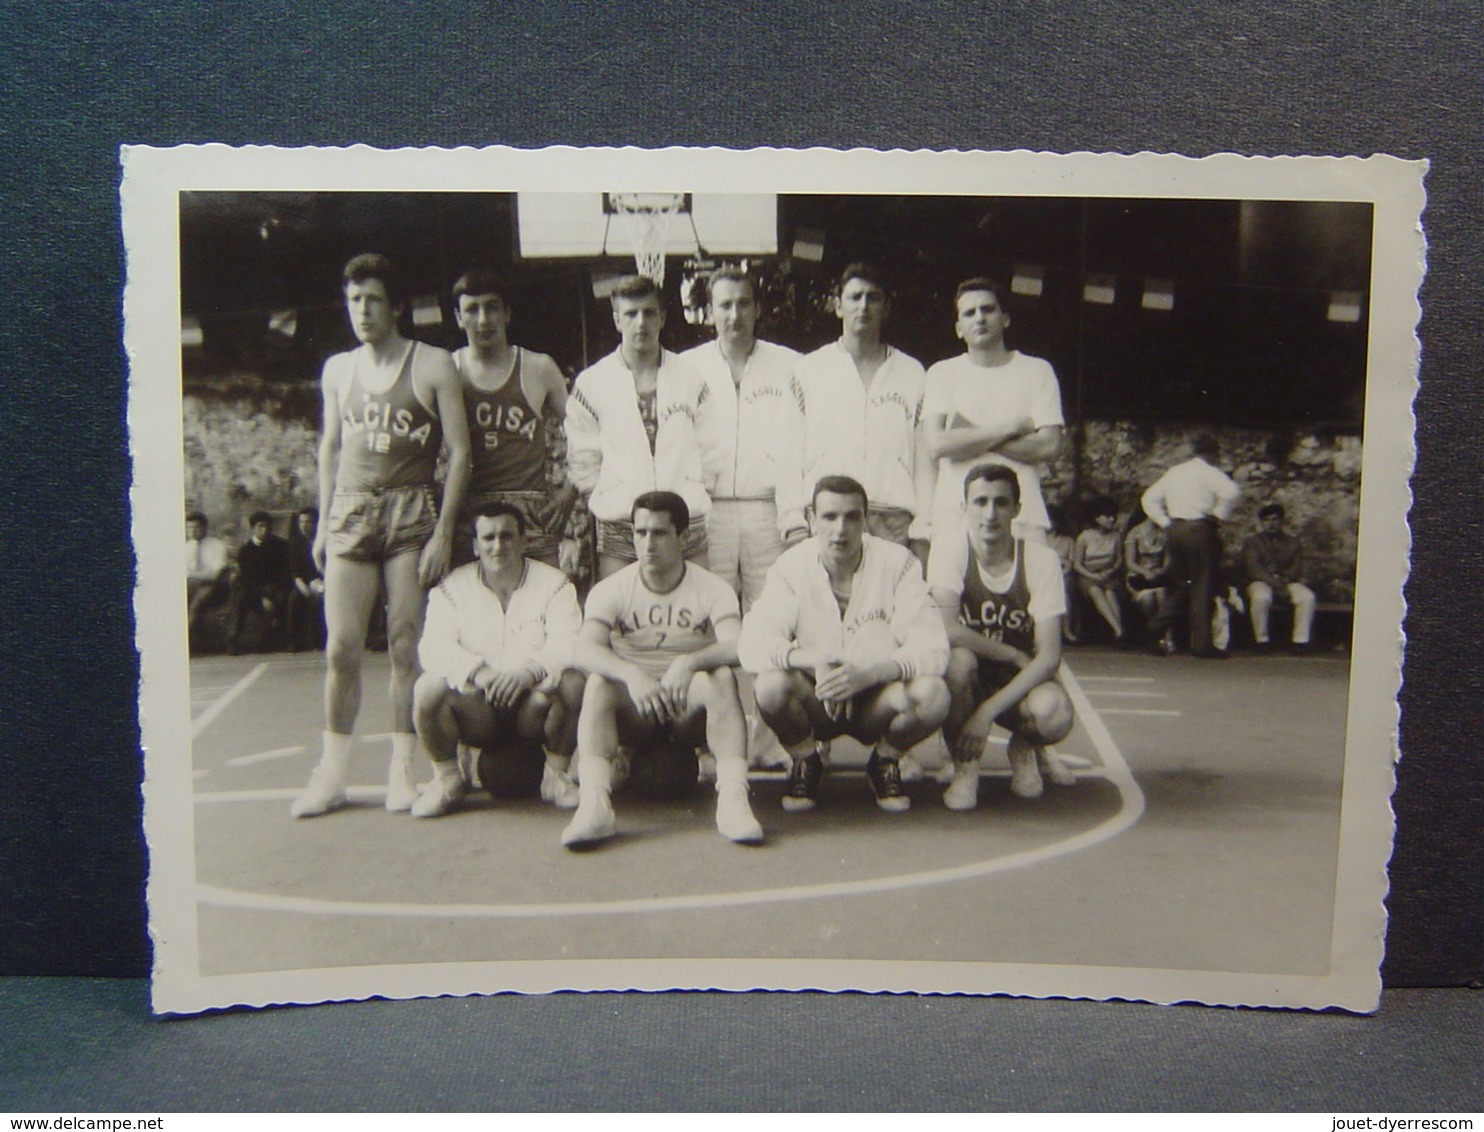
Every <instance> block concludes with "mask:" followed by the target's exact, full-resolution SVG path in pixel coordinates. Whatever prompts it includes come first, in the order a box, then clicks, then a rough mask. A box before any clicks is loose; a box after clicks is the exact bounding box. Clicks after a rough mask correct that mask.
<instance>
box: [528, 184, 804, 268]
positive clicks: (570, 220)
mask: <svg viewBox="0 0 1484 1132" xmlns="http://www.w3.org/2000/svg"><path fill="white" fill-rule="evenodd" d="M613 195H614V194H612V193H602V192H596V193H516V194H515V228H516V249H517V253H518V254H519V255H520V257H521V258H522V259H557V258H571V257H574V256H625V257H627V256H632V255H633V254H634V248H633V245H632V243H631V241H630V237H629V232H628V230H627V229H626V228H625V226H624V224H623V221H622V219H621V218H620V217H619V216H618V215H617V214H616V213H615V212H614V211H613V206H612V204H611V203H609V198H611V197H612V196H613ZM686 197H687V202H688V204H689V211H688V212H687V211H684V210H682V211H681V212H680V213H679V214H677V215H676V216H674V217H673V218H672V219H671V221H670V227H669V232H668V234H667V236H666V239H665V254H666V255H683V256H696V255H776V254H777V252H778V195H777V194H776V193H687V194H686Z"/></svg>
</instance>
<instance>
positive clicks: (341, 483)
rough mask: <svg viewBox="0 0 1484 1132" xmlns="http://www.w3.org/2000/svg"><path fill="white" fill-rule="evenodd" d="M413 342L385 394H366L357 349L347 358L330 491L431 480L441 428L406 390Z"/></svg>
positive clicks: (409, 386) (414, 347) (414, 349)
mask: <svg viewBox="0 0 1484 1132" xmlns="http://www.w3.org/2000/svg"><path fill="white" fill-rule="evenodd" d="M416 353H417V343H416V342H414V343H412V344H411V346H410V347H409V348H408V350H407V356H406V357H405V358H403V359H402V368H401V369H399V370H398V371H397V379H396V380H395V381H393V382H392V385H391V388H390V389H388V390H387V391H386V392H385V393H367V392H366V388H365V386H364V385H363V384H362V382H361V351H359V350H357V351H356V352H355V353H354V354H353V355H352V356H351V366H352V368H351V375H350V388H349V389H347V390H346V392H345V394H344V395H343V396H342V397H341V400H340V464H339V467H338V469H337V470H336V473H335V490H336V491H378V490H381V489H383V488H394V487H417V486H420V485H423V484H431V483H432V482H433V469H434V467H435V466H436V465H437V463H438V450H439V449H440V448H441V447H442V445H443V426H442V425H441V424H440V423H439V421H438V418H437V417H436V416H434V415H433V413H432V412H430V411H429V410H428V408H427V406H425V405H424V404H423V403H422V402H421V401H420V400H418V397H417V394H416V393H415V392H414V391H413V388H412V360H413V356H414V355H415V354H416Z"/></svg>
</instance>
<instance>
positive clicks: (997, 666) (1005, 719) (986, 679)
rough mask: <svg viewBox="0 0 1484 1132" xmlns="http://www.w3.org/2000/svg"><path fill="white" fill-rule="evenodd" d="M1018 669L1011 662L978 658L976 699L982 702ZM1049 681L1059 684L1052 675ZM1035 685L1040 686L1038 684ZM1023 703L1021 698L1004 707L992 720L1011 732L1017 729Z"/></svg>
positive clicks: (1019, 724) (1003, 684)
mask: <svg viewBox="0 0 1484 1132" xmlns="http://www.w3.org/2000/svg"><path fill="white" fill-rule="evenodd" d="M1019 671H1020V669H1018V668H1016V667H1015V665H1013V664H1006V663H1003V662H1002V661H997V660H980V661H979V687H978V691H977V692H976V695H975V698H976V700H978V701H979V702H982V701H984V700H986V699H988V698H989V697H990V696H992V695H994V693H996V692H998V691H999V690H1000V689H1001V688H1003V687H1004V686H1005V685H1006V684H1008V683H1010V681H1011V680H1013V679H1015V674H1016V673H1017V672H1019ZM1050 683H1053V684H1057V685H1060V684H1061V681H1060V680H1059V679H1057V678H1056V677H1055V676H1053V677H1052V678H1051V681H1050ZM1036 686H1037V687H1040V685H1039V684H1038V685H1036ZM1024 703H1025V701H1024V700H1022V701H1021V702H1020V703H1018V704H1016V705H1015V706H1014V707H1010V708H1006V709H1005V710H1004V711H1002V712H1000V714H999V715H997V716H995V718H994V721H995V722H996V723H998V724H999V725H1000V726H1001V727H1003V728H1004V729H1005V730H1006V731H1012V732H1013V731H1017V730H1019V729H1020V726H1021V723H1022V722H1023V716H1022V714H1021V707H1022V705H1023V704H1024Z"/></svg>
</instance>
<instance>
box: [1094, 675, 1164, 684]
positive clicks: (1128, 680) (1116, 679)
mask: <svg viewBox="0 0 1484 1132" xmlns="http://www.w3.org/2000/svg"><path fill="white" fill-rule="evenodd" d="M1081 679H1082V682H1083V683H1084V684H1153V683H1154V677H1153V676H1083V677H1082V678H1081Z"/></svg>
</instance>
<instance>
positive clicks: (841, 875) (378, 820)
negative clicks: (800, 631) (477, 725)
mask: <svg viewBox="0 0 1484 1132" xmlns="http://www.w3.org/2000/svg"><path fill="white" fill-rule="evenodd" d="M1067 669H1068V670H1069V673H1070V675H1069V676H1068V678H1067V683H1068V685H1069V688H1070V689H1071V690H1072V694H1073V698H1074V702H1076V704H1077V707H1078V710H1079V721H1078V725H1077V728H1076V730H1075V731H1074V732H1073V733H1072V735H1071V736H1070V737H1069V738H1068V739H1067V740H1066V741H1065V742H1064V743H1062V744H1059V749H1060V750H1062V751H1063V752H1065V753H1067V754H1069V755H1075V756H1081V758H1082V759H1084V760H1086V762H1087V764H1088V765H1087V767H1086V768H1085V769H1083V770H1081V771H1080V781H1079V782H1078V784H1077V785H1076V786H1074V787H1069V788H1057V787H1052V786H1050V785H1049V784H1048V786H1047V791H1046V794H1045V796H1043V797H1042V798H1040V799H1037V800H1034V801H1030V800H1023V799H1018V798H1015V797H1014V796H1013V795H1011V794H1010V792H1009V787H1008V777H1007V772H1006V769H1005V767H1004V764H1003V762H1002V761H997V762H995V763H994V764H993V765H988V766H987V767H986V773H985V777H984V780H983V782H982V784H981V789H980V807H979V809H978V810H977V811H976V812H974V813H971V814H955V813H950V812H948V811H947V810H945V809H944V808H943V806H942V802H941V799H940V795H941V786H939V785H938V784H937V783H935V782H933V781H931V780H927V781H924V782H921V783H919V784H917V785H915V786H913V787H911V788H910V792H911V794H912V801H913V808H912V810H911V812H910V813H907V814H900V815H891V814H884V813H882V812H880V811H879V810H878V809H877V807H876V806H875V803H874V800H873V799H872V798H871V795H870V791H869V787H868V786H867V784H866V781H865V779H864V778H863V777H861V776H860V774H859V772H858V770H855V769H853V768H854V767H855V766H858V763H859V757H858V752H852V751H850V750H848V749H844V748H841V749H839V750H837V759H836V764H837V766H836V770H835V771H834V772H833V773H832V774H831V775H829V776H827V777H826V779H825V782H824V785H823V787H822V800H821V804H820V806H819V807H818V809H816V810H815V811H814V812H812V813H808V814H802V815H792V814H785V813H784V812H783V811H782V810H781V808H780V806H779V801H778V800H779V797H780V796H781V794H782V790H783V779H782V777H781V775H777V774H767V773H756V774H754V778H753V806H754V810H755V812H756V813H757V815H758V817H759V819H760V820H761V821H762V823H763V826H764V828H765V830H766V832H767V836H768V841H767V844H765V845H764V846H761V847H757V848H748V847H742V846H736V845H732V844H729V843H727V842H726V841H724V840H723V839H722V838H721V837H720V836H718V835H717V833H716V831H715V827H714V825H713V821H712V803H711V794H710V792H709V791H708V790H705V789H702V790H700V791H698V792H697V795H696V797H695V798H694V799H693V800H691V801H688V802H680V803H670V804H657V803H646V802H643V801H640V800H636V799H633V798H630V797H626V796H624V795H623V794H619V795H618V796H617V797H616V799H615V801H616V805H617V809H618V815H619V829H620V835H619V837H618V838H616V839H615V840H614V841H613V842H612V843H610V844H609V845H608V846H606V847H604V848H602V849H600V850H597V851H594V852H590V853H584V854H574V853H571V852H569V851H566V850H564V849H562V848H561V847H560V846H559V844H558V840H557V838H558V835H559V833H560V831H561V829H562V827H563V825H564V824H565V822H566V821H567V816H568V815H567V814H565V813H562V812H558V811H556V810H554V809H552V808H551V807H548V806H544V805H542V804H541V803H539V802H538V801H535V800H530V801H524V800H522V801H513V802H511V801H505V802H493V801H492V800H490V799H488V797H487V796H485V795H482V794H480V795H473V796H471V800H470V804H469V805H468V806H467V807H466V808H465V809H464V810H462V811H460V812H457V813H455V814H451V815H449V816H447V817H444V818H441V819H437V820H427V821H418V820H416V819H412V818H410V817H408V816H407V815H405V814H388V813H386V812H385V811H384V809H383V808H382V791H383V789H384V783H385V768H386V760H387V756H388V754H389V750H390V747H389V744H388V742H387V740H386V738H385V734H384V733H385V730H386V727H387V715H386V706H385V691H384V689H385V675H386V659H385V657H384V656H375V655H373V656H372V657H370V658H368V663H367V668H366V674H365V687H364V698H363V708H362V714H361V719H360V721H359V723H358V726H357V733H358V736H359V738H358V740H357V746H356V753H355V755H354V757H353V761H352V776H351V781H352V784H353V785H352V791H351V795H352V805H351V806H349V807H347V808H346V809H344V810H340V811H337V812H335V813H332V814H328V815H325V816H323V817H320V818H315V819H311V820H299V821H296V820H294V819H292V818H290V816H289V812H288V807H289V800H290V799H291V798H292V797H293V795H294V794H295V793H296V792H297V790H298V789H299V788H300V787H301V786H302V785H303V783H304V782H305V780H306V778H307V775H308V773H309V770H310V767H311V765H312V762H313V759H314V757H315V755H316V754H317V747H318V735H319V731H320V728H321V726H322V716H321V707H320V704H321V698H320V697H321V681H322V677H323V658H322V657H321V656H319V655H318V654H312V655H308V656H303V655H301V656H286V655H277V656H257V657H237V658H227V657H221V658H206V659H199V660H196V661H194V662H193V663H192V665H191V696H192V716H193V719H194V721H195V722H194V728H195V732H196V738H195V741H194V746H193V756H194V767H195V771H194V773H195V791H196V807H195V819H196V821H195V838H196V868H197V882H198V887H197V897H198V900H199V902H200V903H199V905H198V925H199V942H200V955H201V974H203V975H216V974H232V973H244V972H254V971H266V970H292V969H308V968H316V967H340V966H355V965H361V964H384V963H419V962H458V961H483V960H520V959H541V958H555V957H574V958H598V959H601V958H651V957H652V958H670V957H692V958H784V957H787V958H797V959H808V958H828V959H913V960H935V961H974V962H985V961H992V962H1034V963H1050V964H1071V965H1098V966H1137V967H1160V968H1171V969H1186V970H1205V971H1238V972H1264V973H1268V972H1271V973H1283V974H1306V973H1315V974H1318V973H1323V972H1324V971H1325V970H1327V967H1328V956H1329V949H1330V932H1331V918H1332V902H1333V895H1334V876H1335V869H1336V863H1337V840H1338V824H1339V807H1340V793H1341V791H1340V783H1341V772H1342V763H1343V755H1344V719H1345V708H1346V690H1347V688H1346V680H1347V676H1348V671H1349V665H1348V658H1347V657H1346V656H1345V655H1343V654H1324V655H1319V656H1314V657H1306V658H1291V657H1286V656H1274V657H1256V656H1240V655H1239V656H1235V657H1233V658H1231V659H1228V660H1226V661H1224V662H1210V661H1197V660H1193V659H1190V658H1185V657H1176V658H1156V657H1147V656H1143V655H1136V654H1124V653H1117V652H1113V651H1111V650H1100V649H1095V648H1082V649H1073V650H1070V652H1069V655H1068V657H1067ZM998 751H999V754H1000V759H1001V760H1002V758H1003V747H1002V746H1001V747H999V748H998ZM989 761H990V760H987V762H989ZM423 777H428V774H427V772H426V770H425V769H424V771H423Z"/></svg>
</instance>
